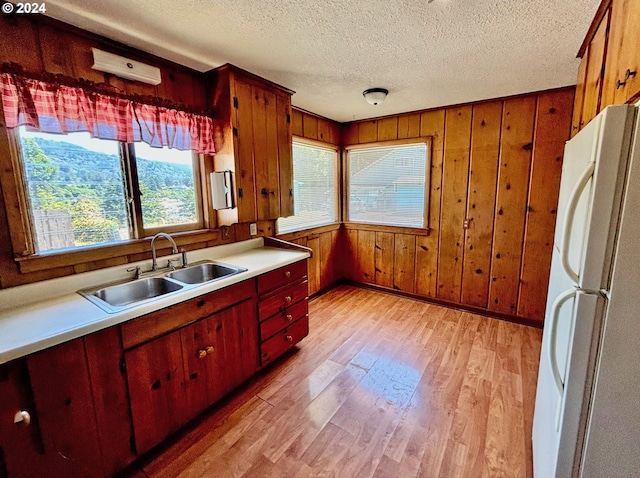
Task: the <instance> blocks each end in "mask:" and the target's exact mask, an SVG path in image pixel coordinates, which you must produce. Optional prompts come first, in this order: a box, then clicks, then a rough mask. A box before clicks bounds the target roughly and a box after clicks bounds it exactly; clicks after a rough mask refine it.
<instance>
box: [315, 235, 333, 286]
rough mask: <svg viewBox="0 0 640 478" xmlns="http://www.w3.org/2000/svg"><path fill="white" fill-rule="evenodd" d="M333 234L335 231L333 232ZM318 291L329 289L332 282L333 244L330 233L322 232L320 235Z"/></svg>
mask: <svg viewBox="0 0 640 478" xmlns="http://www.w3.org/2000/svg"><path fill="white" fill-rule="evenodd" d="M333 232H335V231H333ZM319 240H320V247H319V252H320V257H319V259H320V261H319V262H320V286H319V287H320V289H325V288H326V287H329V285H331V283H332V282H333V281H334V278H333V276H334V272H333V269H334V267H333V253H334V249H333V247H334V242H333V238H332V231H328V232H323V233H322V234H320V237H319Z"/></svg>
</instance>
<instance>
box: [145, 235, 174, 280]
mask: <svg viewBox="0 0 640 478" xmlns="http://www.w3.org/2000/svg"><path fill="white" fill-rule="evenodd" d="M159 237H165V238H166V239H167V240H168V241H169V242H170V243H171V245H172V246H173V249H172V251H171V253H172V254H178V246H176V243H175V241H174V240H173V238H172V237H171V236H170V235H169V234H167V233H166V232H159V233H158V234H156V235H155V236H153V238H151V258H152V262H151V271H152V272H155V271H157V270H158V261H157V259H156V246H155V240H156V239H157V238H159Z"/></svg>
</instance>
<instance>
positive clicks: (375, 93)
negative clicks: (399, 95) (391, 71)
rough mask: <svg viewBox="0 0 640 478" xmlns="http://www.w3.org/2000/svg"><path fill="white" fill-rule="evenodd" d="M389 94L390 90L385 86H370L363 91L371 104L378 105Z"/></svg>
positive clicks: (363, 94)
mask: <svg viewBox="0 0 640 478" xmlns="http://www.w3.org/2000/svg"><path fill="white" fill-rule="evenodd" d="M388 94H389V90H387V89H385V88H369V89H368V90H364V91H363V92H362V96H364V99H365V100H367V103H369V104H370V105H373V106H376V105H379V104H380V103H382V102H383V101H384V99H385V98H386V97H387V95H388Z"/></svg>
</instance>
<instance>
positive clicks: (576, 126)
mask: <svg viewBox="0 0 640 478" xmlns="http://www.w3.org/2000/svg"><path fill="white" fill-rule="evenodd" d="M588 60H589V49H588V48H587V51H586V52H585V54H584V57H583V58H582V60H581V61H580V66H579V67H578V79H577V82H576V96H575V102H574V104H573V116H572V119H571V136H572V137H573V136H574V135H575V134H576V133H577V132H578V131H580V129H581V128H582V126H583V125H584V123H583V122H582V106H583V102H584V87H585V83H586V77H587V61H588ZM604 106H606V105H603V107H604Z"/></svg>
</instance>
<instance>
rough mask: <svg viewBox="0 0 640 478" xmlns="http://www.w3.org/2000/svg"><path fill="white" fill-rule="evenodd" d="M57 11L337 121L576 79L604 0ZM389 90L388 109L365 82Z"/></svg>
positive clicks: (251, 2)
mask: <svg viewBox="0 0 640 478" xmlns="http://www.w3.org/2000/svg"><path fill="white" fill-rule="evenodd" d="M46 3H47V15H50V16H52V17H54V18H57V19H59V20H62V21H64V22H67V23H71V24H72V25H76V26H78V27H80V28H83V29H85V30H89V31H92V32H95V33H98V34H101V35H104V36H106V37H109V38H112V39H116V40H119V41H121V42H123V43H126V44H128V45H131V46H134V47H137V48H139V49H141V50H145V51H148V52H150V53H154V54H156V55H158V56H161V57H163V58H167V59H169V60H172V61H175V62H177V63H180V64H183V65H186V66H189V67H192V68H195V69H196V70H200V71H207V70H209V69H211V68H215V67H217V66H220V65H222V64H224V63H232V64H234V65H236V66H239V67H241V68H244V69H246V70H249V71H251V72H253V73H255V74H257V75H260V76H262V77H264V78H267V79H269V80H271V81H274V82H276V83H279V84H281V85H283V86H286V87H287V88H290V89H293V90H295V91H296V94H295V95H294V96H293V104H294V105H295V106H298V107H300V108H303V109H305V110H308V111H312V112H314V113H317V114H319V115H322V116H326V117H328V118H331V119H334V120H337V121H341V122H344V121H351V120H354V119H362V118H371V117H375V116H383V115H388V114H394V113H400V112H405V111H413V110H419V109H425V108H431V107H437V106H444V105H452V104H457V103H464V102H469V101H475V100H482V99H487V98H495V97H500V96H507V95H513V94H518V93H525V92H531V91H538V90H545V89H549V88H555V87H560V86H566V85H571V84H575V80H576V72H577V67H578V63H579V60H577V59H576V52H577V50H578V48H579V47H580V44H581V43H582V39H583V38H584V36H585V34H586V32H587V29H588V27H589V24H590V22H591V19H592V18H593V16H594V14H595V11H596V10H597V7H598V4H599V3H600V0H432V1H428V0H133V1H132V0H127V1H123V0H48V1H47V2H46ZM371 87H384V88H387V89H388V90H389V96H388V98H387V100H386V101H385V102H384V103H383V104H382V105H379V106H371V105H369V104H367V103H366V102H365V100H364V98H363V97H362V91H363V90H365V89H367V88H371Z"/></svg>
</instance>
